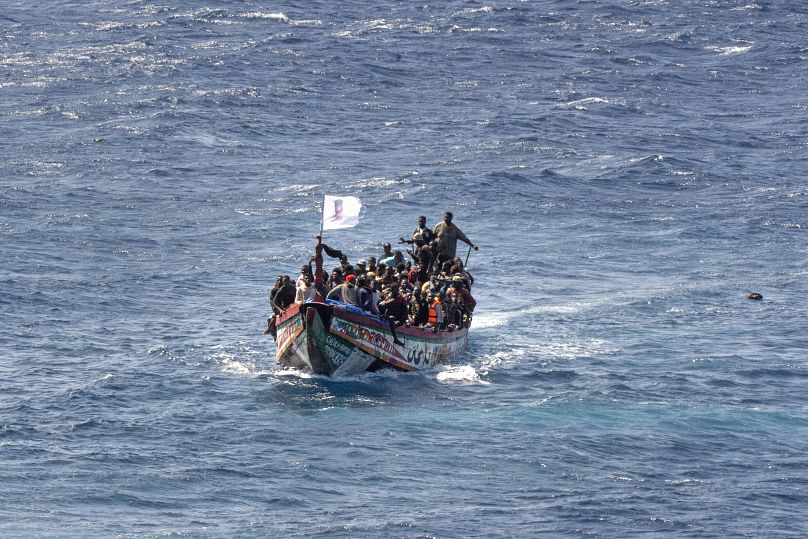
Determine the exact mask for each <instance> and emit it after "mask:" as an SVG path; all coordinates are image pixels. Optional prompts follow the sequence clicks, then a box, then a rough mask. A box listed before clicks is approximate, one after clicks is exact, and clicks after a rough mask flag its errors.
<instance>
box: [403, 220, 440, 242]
mask: <svg viewBox="0 0 808 539" xmlns="http://www.w3.org/2000/svg"><path fill="white" fill-rule="evenodd" d="M433 236H434V233H433V232H432V231H431V230H430V229H429V228H427V226H426V217H425V216H423V215H422V216H420V217H419V218H418V226H417V227H415V230H414V231H413V233H412V237H411V238H410V239H408V240H405V239H404V238H400V239H399V243H409V244H413V243H414V244H415V245H416V247H420V246H422V245H424V244H426V243H429V242H430V241H432V237H433Z"/></svg>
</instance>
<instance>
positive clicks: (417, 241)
mask: <svg viewBox="0 0 808 539" xmlns="http://www.w3.org/2000/svg"><path fill="white" fill-rule="evenodd" d="M412 241H414V242H415V246H416V247H420V246H422V245H423V244H424V237H423V236H422V235H421V234H420V233H418V234H415V235H414V236H413V237H412Z"/></svg>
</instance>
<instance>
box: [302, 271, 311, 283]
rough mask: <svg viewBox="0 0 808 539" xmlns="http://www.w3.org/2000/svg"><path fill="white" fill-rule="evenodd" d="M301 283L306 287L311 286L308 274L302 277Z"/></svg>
mask: <svg viewBox="0 0 808 539" xmlns="http://www.w3.org/2000/svg"><path fill="white" fill-rule="evenodd" d="M303 282H304V283H305V284H306V286H309V285H311V275H309V274H308V273H307V274H305V275H304V276H303Z"/></svg>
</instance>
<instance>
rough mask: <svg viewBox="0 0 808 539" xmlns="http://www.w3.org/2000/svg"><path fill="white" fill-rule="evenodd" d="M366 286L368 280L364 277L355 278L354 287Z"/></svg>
mask: <svg viewBox="0 0 808 539" xmlns="http://www.w3.org/2000/svg"><path fill="white" fill-rule="evenodd" d="M367 284H368V280H367V277H365V276H364V275H360V276H359V277H357V278H356V286H365V285H367Z"/></svg>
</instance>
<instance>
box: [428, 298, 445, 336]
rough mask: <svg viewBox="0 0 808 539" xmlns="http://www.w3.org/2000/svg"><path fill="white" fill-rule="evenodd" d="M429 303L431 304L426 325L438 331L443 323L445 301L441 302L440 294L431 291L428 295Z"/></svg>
mask: <svg viewBox="0 0 808 539" xmlns="http://www.w3.org/2000/svg"><path fill="white" fill-rule="evenodd" d="M427 305H429V310H428V314H427V319H426V325H425V326H424V327H426V328H432V330H433V331H437V330H438V328H439V327H440V326H441V325H443V303H441V300H440V295H439V294H436V293H435V292H430V293H429V295H428V296H427Z"/></svg>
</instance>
